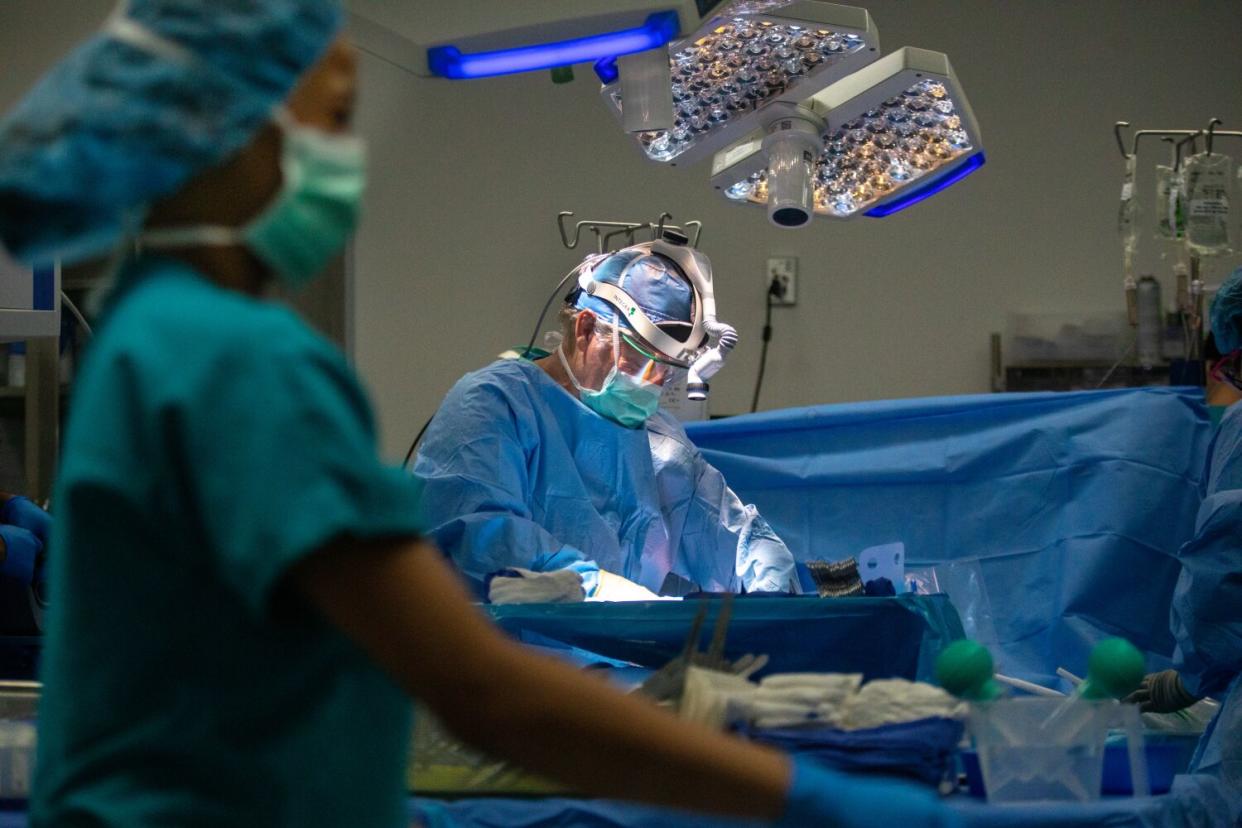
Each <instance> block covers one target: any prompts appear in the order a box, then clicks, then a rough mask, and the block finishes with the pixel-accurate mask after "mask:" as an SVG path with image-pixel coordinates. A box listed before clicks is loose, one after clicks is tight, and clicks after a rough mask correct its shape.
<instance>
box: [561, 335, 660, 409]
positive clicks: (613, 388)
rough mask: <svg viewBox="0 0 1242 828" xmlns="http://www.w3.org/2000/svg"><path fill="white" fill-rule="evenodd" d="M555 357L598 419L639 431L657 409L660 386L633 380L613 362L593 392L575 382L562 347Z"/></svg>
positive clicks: (585, 403) (576, 379) (580, 397)
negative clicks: (604, 418) (598, 386)
mask: <svg viewBox="0 0 1242 828" xmlns="http://www.w3.org/2000/svg"><path fill="white" fill-rule="evenodd" d="M556 355H557V356H558V357H560V360H561V365H562V366H564V368H565V373H566V374H568V375H569V381H570V382H572V383H573V384H574V388H577V389H578V398H579V399H581V400H582V403H583V405H585V406H586V407H587V408H589V409H591V410H592V411H594V412H595V413H596V414H598V415H600V416H601V417H606V418H607V419H609V420H612V421H613V422H614V423H618V424H620V425H623V426H625V427H626V428H639V427H641V426H642V424H643V423H645V422H647V420H649V419H651V416H652V415H653V414H655V413H656V411H657V410H658V409H659V407H660V387H659V386H657V385H651V384H650V383H645V382H641V381H639V380H636V379H634V378H633V377H631V376H630V375H629V374H626V373H624V372H622V371H620V370H618V369H617V365H616V363H615V361H614V364H613V366H612V370H611V371H609V372H608V376H607V377H605V378H604V384H603V385H602V386H601V387H600V389H599V390H598V391H595V390H593V389H590V388H583V387H582V385H581V384H580V383H579V382H578V378H577V377H575V376H574V372H573V369H572V368H570V367H569V361H568V360H567V359H565V351H564V349H563V348H557V349H556Z"/></svg>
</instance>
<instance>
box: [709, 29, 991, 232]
mask: <svg viewBox="0 0 1242 828" xmlns="http://www.w3.org/2000/svg"><path fill="white" fill-rule="evenodd" d="M802 108H803V109H806V110H809V112H810V113H812V114H813V116H814V117H816V118H818V119H820V120H821V121H822V123H823V124H825V127H824V128H823V129H822V131H821V132H820V135H819V146H818V147H817V148H816V149H817V154H816V158H815V161H814V164H813V172H812V179H813V182H814V184H813V196H812V199H813V204H814V212H816V213H818V214H820V215H823V216H827V217H829V218H836V219H849V218H853V217H854V216H857V215H860V214H862V215H868V216H872V217H882V216H886V215H890V214H891V213H895V212H897V211H899V210H901V209H904V208H905V207H907V206H909V205H911V204H913V203H915V202H917V201H919V200H922V199H923V198H926V197H927V196H930V195H932V194H934V193H935V192H938V191H939V190H941V189H943V188H944V187H946V186H948V185H950V184H952V183H954V182H956V181H958V180H960V179H961V178H964V177H965V176H966V175H968V174H970V173H971V172H973V171H974V170H975V169H978V167H980V166H982V164H983V160H984V156H983V151H982V138H981V136H980V134H979V126H978V123H977V122H976V121H975V117H974V114H973V112H972V111H971V109H970V104H969V102H968V101H967V100H966V95H965V93H964V92H963V91H962V88H961V85H960V84H959V83H958V80H957V76H956V75H954V73H953V69H952V67H951V66H950V65H949V60H948V58H947V57H946V56H945V55H943V54H941V53H939V52H930V51H927V50H925V49H915V48H912V47H905V48H903V49H901V50H899V51H897V52H894V53H893V54H891V55H888V56H887V57H884V58H882V59H881V60H879V61H876V62H875V63H872V64H871V65H870V66H867V67H865V68H864V69H861V70H859V71H858V72H855V73H854V74H853V75H851V76H850V77H848V78H846V79H845V80H842V81H839V82H837V83H835V84H833V85H832V86H830V87H828V88H827V89H825V90H823V91H822V92H819V93H817V94H816V95H814V96H812V97H811V98H810V99H809V100H808V101H806V102H804V104H803V107H802ZM770 137H771V136H770V134H769V135H766V136H765V135H764V133H761V132H755V133H752V134H751V135H748V136H747V137H746V138H744V139H743V140H741V141H738V142H737V143H736V144H734V145H733V146H731V147H729V148H727V149H725V150H723V151H721V152H719V153H717V154H716V157H715V159H714V161H713V164H712V184H713V185H714V187H715V188H716V189H717V190H718V191H719V192H720V193H721V194H722V195H724V196H725V198H727V199H729V200H730V201H733V202H736V203H740V204H756V205H768V206H769V214H770V215H771V209H772V208H771V206H770V205H771V192H772V191H773V190H778V191H780V193H781V197H782V198H786V197H787V195H786V190H785V189H784V185H783V184H782V182H781V175H782V174H783V173H784V172H785V167H784V166H782V162H780V161H779V160H778V161H777V162H775V163H774V162H773V160H772V157H771V144H770Z"/></svg>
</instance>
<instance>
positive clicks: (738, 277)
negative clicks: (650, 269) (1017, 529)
mask: <svg viewBox="0 0 1242 828" xmlns="http://www.w3.org/2000/svg"><path fill="white" fill-rule="evenodd" d="M862 5H866V6H867V7H868V8H869V9H870V10H871V12H872V15H873V17H874V18H875V20H876V22H877V24H878V26H879V30H880V36H881V43H882V44H883V47H884V49H883V50H884V51H885V52H886V53H887V52H888V51H892V50H893V49H895V48H897V47H899V46H902V45H907V44H909V45H917V46H923V47H927V48H932V49H937V50H941V51H944V52H946V53H948V54H949V56H950V58H951V60H952V61H953V65H954V68H955V69H956V71H957V73H958V75H959V77H960V78H961V80H962V83H963V84H964V86H965V88H966V90H967V94H968V95H969V97H970V101H971V104H972V106H973V107H974V110H975V113H976V114H977V116H978V118H979V121H980V124H981V126H982V130H983V135H984V143H985V146H986V149H987V153H988V164H987V165H986V166H985V167H984V168H983V170H981V171H980V172H978V173H976V174H975V175H974V176H972V177H971V178H969V179H967V180H966V181H964V182H963V183H961V184H959V185H957V186H955V187H953V188H951V189H949V190H947V191H945V192H944V193H943V194H941V195H939V196H937V197H936V198H935V199H933V200H932V201H929V202H926V203H924V204H922V205H919V206H917V207H914V208H912V209H910V210H909V211H907V212H905V213H901V214H898V215H895V216H892V217H890V218H887V219H883V220H872V219H863V220H859V221H856V222H853V223H841V224H837V223H829V222H827V221H822V222H816V223H815V224H813V225H812V226H811V227H810V228H808V229H805V230H801V231H784V230H779V229H776V228H774V227H772V226H770V225H769V224H768V223H767V221H766V218H765V216H764V214H763V212H762V211H761V210H759V209H756V208H750V209H747V208H742V207H736V206H733V205H729V204H726V203H723V200H718V199H719V197H718V196H717V195H716V194H715V193H714V191H713V190H712V189H711V188H710V187H709V186H708V182H707V178H708V169H707V167H706V166H705V165H704V166H696V167H692V168H690V169H686V170H680V169H667V168H663V167H659V166H657V165H654V164H651V163H650V162H647V161H646V160H644V159H643V158H642V157H641V156H640V153H639V152H638V151H637V149H636V148H635V147H633V146H631V145H630V142H629V141H628V139H627V138H626V136H624V135H623V134H622V133H621V131H620V130H619V129H618V127H617V126H616V124H615V123H614V122H613V120H612V118H611V115H610V114H609V113H608V112H607V111H606V110H605V109H604V107H603V105H602V104H601V103H600V102H599V101H598V99H597V90H598V84H597V83H596V82H594V78H593V76H591V75H590V73H589V71H588V70H587V69H586V68H580V69H579V70H578V71H577V75H578V78H577V80H576V81H575V82H574V83H573V84H570V85H567V86H556V85H553V84H552V83H551V82H550V80H549V78H548V76H547V74H546V73H543V74H538V75H528V76H518V77H509V78H500V79H494V80H489V81H480V82H467V83H455V82H445V81H429V80H425V79H420V78H416V77H413V76H411V75H408V74H406V73H404V72H402V71H401V70H399V69H397V68H395V67H393V66H391V65H388V64H386V63H384V62H382V61H381V60H379V59H377V58H375V57H371V56H367V57H364V60H363V77H364V90H363V99H362V110H361V113H362V117H361V123H362V128H363V131H364V132H365V133H367V134H368V135H369V136H370V137H371V138H372V139H373V141H374V144H373V147H374V169H375V171H376V175H375V176H374V178H373V184H372V186H371V192H370V195H369V203H368V211H367V218H366V222H365V226H364V228H363V230H362V233H361V235H360V236H359V240H358V244H357V248H356V250H357V252H356V260H355V264H356V272H357V284H356V286H355V290H356V292H355V299H356V305H355V307H356V311H355V323H356V325H355V338H356V343H355V344H356V356H357V361H358V365H359V367H360V368H361V370H362V372H363V374H364V375H365V376H366V378H367V379H368V380H369V381H370V384H371V387H372V389H373V391H374V393H375V396H376V399H377V402H378V405H379V410H380V414H381V419H382V423H383V428H384V445H385V448H386V450H387V451H388V452H389V453H390V454H398V453H399V452H401V451H403V450H404V448H405V445H406V444H407V442H408V440H409V438H410V437H411V436H412V434H413V433H414V431H416V430H417V428H418V427H419V426H420V425H421V423H422V422H423V420H424V419H425V418H426V417H427V416H429V415H430V414H431V413H432V412H433V411H434V410H435V407H436V405H437V402H438V400H439V399H440V397H441V396H442V395H443V394H444V392H445V391H447V389H448V388H449V387H450V386H451V384H452V383H453V382H454V381H455V380H456V379H457V377H458V376H459V375H461V374H462V373H463V372H465V371H467V370H469V369H471V368H473V367H475V366H478V365H480V364H482V363H484V362H486V361H487V360H488V359H489V358H490V357H491V356H492V355H493V354H495V353H496V352H498V351H499V350H501V349H502V348H504V347H506V346H508V345H510V344H513V343H516V342H518V341H524V340H525V338H526V337H527V336H528V335H529V331H530V328H531V325H532V323H533V319H534V317H535V315H536V314H537V313H538V310H539V308H540V307H541V306H542V303H543V301H544V299H545V297H546V295H547V293H548V291H549V290H550V289H551V287H552V285H553V284H554V283H555V281H556V280H557V279H558V278H559V277H560V276H561V275H562V274H563V272H564V271H565V270H566V269H567V268H569V267H570V266H572V265H573V264H574V263H575V262H576V261H577V259H578V255H577V253H576V252H570V251H567V250H564V249H563V248H562V247H561V245H560V241H559V239H558V237H557V233H556V228H555V225H554V216H555V214H556V212H557V211H558V210H573V211H574V212H575V213H576V215H577V216H578V217H580V218H604V219H613V218H616V219H639V220H643V219H647V218H649V217H650V218H654V217H655V216H656V215H657V214H658V213H659V212H660V211H661V210H668V211H670V212H672V213H673V214H674V216H675V217H676V218H678V219H692V218H698V219H702V220H703V221H704V223H705V230H704V234H703V248H704V250H705V251H706V252H707V253H708V255H710V256H711V257H712V260H713V262H714V264H715V269H716V280H717V284H718V285H719V297H718V298H719V302H720V307H721V315H722V316H723V317H724V318H725V319H728V320H730V321H732V322H733V323H734V324H735V325H736V326H737V327H738V329H739V330H740V331H741V333H742V336H743V345H742V346H741V349H740V351H739V352H737V353H736V355H735V356H734V358H733V359H732V360H731V361H730V363H729V366H728V368H727V369H726V371H725V372H724V373H722V374H721V375H720V376H719V377H718V378H717V379H716V381H715V382H714V383H713V401H712V410H713V412H719V413H729V412H739V411H742V410H745V409H746V408H747V407H748V406H749V403H750V394H751V389H752V384H753V382H754V376H755V372H756V369H757V367H758V355H759V335H760V330H761V327H762V322H763V291H764V285H763V282H762V273H763V268H764V261H765V259H766V258H767V257H768V256H772V255H792V256H797V257H798V259H799V265H800V268H801V271H800V283H799V303H798V305H797V306H796V307H794V308H790V309H777V310H776V311H775V312H774V314H773V317H774V325H775V329H776V332H775V337H774V339H773V342H772V345H771V349H770V354H769V365H768V372H767V378H766V380H765V385H764V394H763V399H762V403H761V407H763V408H775V407H782V406H797V405H808V404H814V403H821V402H831V401H839V400H857V399H872V398H883V397H903V396H914V395H927V394H954V393H970V392H982V391H986V390H987V389H988V367H989V350H988V334H989V332H991V331H994V330H1001V329H1002V328H1003V326H1004V320H1005V312H1006V310H1009V309H1013V310H1066V311H1074V310H1078V309H1088V310H1091V309H1104V310H1112V309H1117V310H1120V309H1122V308H1123V297H1122V294H1121V291H1120V281H1121V275H1120V258H1121V257H1120V246H1119V242H1118V238H1117V231H1116V213H1117V200H1118V191H1119V186H1120V182H1119V179H1120V177H1121V170H1122V162H1121V158H1120V156H1119V154H1118V152H1117V149H1116V148H1115V145H1114V142H1113V137H1112V131H1111V130H1112V124H1113V122H1114V121H1115V120H1118V119H1126V120H1129V121H1131V122H1133V123H1135V124H1138V125H1142V126H1152V127H1182V126H1199V125H1201V124H1202V125H1206V123H1207V119H1208V118H1209V117H1210V116H1213V115H1216V116H1219V117H1221V118H1223V119H1224V120H1225V122H1226V125H1227V126H1226V128H1235V129H1237V128H1242V95H1240V94H1239V91H1240V90H1239V81H1240V80H1242V49H1239V48H1238V44H1239V43H1242V4H1239V3H1238V2H1237V1H1236V0H1222V1H1221V2H1201V3H1185V2H1183V3H1166V2H1154V0H1153V1H1152V2H1139V3H1135V2H1130V0H1091V2H1067V1H1066V0H1062V1H1061V2H1056V1H1055V0H1008V1H1007V2H996V1H994V0H962V2H945V1H943V0H942V1H940V2H918V3H914V2H901V0H872V2H868V3H863V4H862ZM1154 147H1155V144H1154V143H1153V144H1152V148H1153V152H1152V154H1151V155H1149V156H1148V157H1147V159H1146V160H1148V161H1150V163H1151V164H1154V163H1156V161H1157V160H1161V161H1163V159H1164V155H1163V151H1157V150H1155V149H1154ZM1232 148H1233V149H1235V150H1237V151H1238V154H1239V157H1242V142H1235V143H1234V144H1232ZM1142 186H1143V191H1142V195H1143V197H1144V198H1146V199H1148V200H1149V201H1148V205H1147V206H1148V208H1149V209H1148V215H1149V216H1150V215H1151V210H1150V198H1151V195H1152V194H1151V192H1150V190H1151V189H1152V185H1150V183H1148V184H1144V185H1142ZM1145 248H1146V250H1145V253H1151V255H1144V256H1143V258H1142V260H1141V262H1140V269H1141V271H1155V270H1156V268H1157V267H1159V266H1160V261H1159V258H1158V256H1156V255H1155V253H1154V245H1153V244H1147V245H1146V246H1145ZM1164 270H1166V271H1167V270H1168V266H1167V265H1166V266H1165V267H1164ZM1168 288H1171V285H1169V286H1168ZM1168 292H1169V291H1168V289H1166V295H1168Z"/></svg>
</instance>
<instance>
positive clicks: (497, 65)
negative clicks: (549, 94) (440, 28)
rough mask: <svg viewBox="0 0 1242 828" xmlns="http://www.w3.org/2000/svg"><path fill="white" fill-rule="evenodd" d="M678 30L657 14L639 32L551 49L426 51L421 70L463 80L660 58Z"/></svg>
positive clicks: (671, 14) (672, 17)
mask: <svg viewBox="0 0 1242 828" xmlns="http://www.w3.org/2000/svg"><path fill="white" fill-rule="evenodd" d="M680 27H681V24H680V22H679V20H678V17H677V12H675V11H662V12H655V13H653V14H650V15H648V17H647V19H646V20H645V21H644V22H643V24H642V25H640V26H635V27H633V28H629V29H619V30H617V31H613V32H605V33H603V34H596V35H588V36H586V37H576V38H570V39H568V40H558V41H555V42H552V43H540V44H533V45H527V46H516V47H513V48H509V49H495V50H491V51H486V52H473V53H467V52H463V51H462V50H461V49H459V48H457V47H456V46H454V45H452V44H445V45H442V46H434V47H432V48H430V49H428V50H427V66H428V68H429V69H430V70H431V74H433V75H438V76H440V77H442V78H450V79H452V80H466V79H470V78H486V77H493V76H496V75H510V74H514V73H517V72H530V71H534V70H537V69H551V68H553V67H557V66H569V65H571V64H574V63H588V62H594V61H597V60H600V59H603V58H609V57H617V56H619V55H630V54H634V53H636V52H642V51H645V50H648V49H659V50H660V51H661V52H664V49H663V47H664V46H666V45H667V44H668V42H669V41H671V40H672V39H673V38H675V37H677V34H678V31H679V30H680Z"/></svg>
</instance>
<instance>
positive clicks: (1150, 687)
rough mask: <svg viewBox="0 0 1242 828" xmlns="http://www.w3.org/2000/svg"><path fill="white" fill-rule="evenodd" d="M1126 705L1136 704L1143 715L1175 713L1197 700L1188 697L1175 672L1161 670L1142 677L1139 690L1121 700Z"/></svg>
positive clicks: (1179, 677)
mask: <svg viewBox="0 0 1242 828" xmlns="http://www.w3.org/2000/svg"><path fill="white" fill-rule="evenodd" d="M1123 701H1125V702H1126V703H1127V704H1137V705H1138V706H1139V710H1140V711H1142V712H1143V713H1176V712H1177V711H1179V710H1184V709H1186V708H1187V707H1190V706H1191V705H1192V704H1194V703H1195V702H1197V701H1199V699H1197V698H1195V697H1194V696H1192V695H1190V693H1189V692H1188V691H1187V690H1186V688H1185V686H1184V685H1183V684H1182V677H1181V676H1179V675H1178V674H1177V671H1176V670H1161V671H1160V672H1159V673H1148V674H1147V675H1145V676H1143V682H1142V684H1140V685H1139V688H1138V689H1137V690H1135V691H1134V692H1133V693H1131V694H1130V695H1128V696H1126V697H1125V699H1123Z"/></svg>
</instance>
